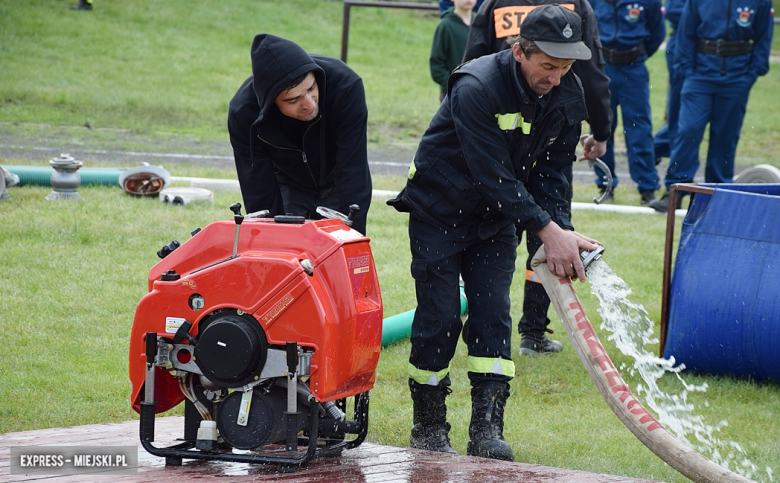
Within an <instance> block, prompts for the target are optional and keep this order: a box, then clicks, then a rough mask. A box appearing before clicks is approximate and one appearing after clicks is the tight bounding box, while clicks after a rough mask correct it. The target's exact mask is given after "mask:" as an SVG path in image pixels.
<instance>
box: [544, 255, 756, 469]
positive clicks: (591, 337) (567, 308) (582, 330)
mask: <svg viewBox="0 0 780 483" xmlns="http://www.w3.org/2000/svg"><path fill="white" fill-rule="evenodd" d="M603 251H604V250H603V248H600V249H598V250H593V251H592V252H587V251H585V252H582V253H581V255H580V256H581V258H582V260H583V264H584V265H585V267H586V268H587V266H588V265H590V264H591V263H592V262H593V261H595V260H598V259H599V258H601V254H602V253H603ZM531 268H532V269H533V271H534V272H535V273H536V276H537V277H538V278H539V281H541V282H542V285H543V286H544V288H545V290H546V291H547V294H548V295H549V296H550V300H552V303H553V306H554V307H555V311H556V312H557V313H558V317H560V319H561V322H562V323H563V327H564V328H565V329H566V334H567V335H568V336H569V340H571V344H572V346H574V350H575V351H576V352H577V356H578V357H579V358H580V361H581V362H582V364H583V365H584V366H585V369H587V371H588V374H589V375H590V378H591V379H592V380H593V382H594V383H595V384H596V387H597V388H598V390H599V392H600V393H601V396H602V397H603V398H604V400H605V401H606V402H607V404H608V405H609V407H610V408H611V409H612V411H613V412H614V413H615V415H616V416H617V417H618V419H620V421H621V422H622V423H623V424H624V425H625V426H626V427H627V428H628V429H629V431H631V432H632V433H634V436H636V437H637V438H638V439H639V440H640V441H641V442H642V444H644V445H645V446H647V447H648V448H649V449H650V451H652V452H653V453H655V455H656V456H658V457H659V458H661V459H662V460H663V461H664V462H665V463H666V464H668V465H669V466H671V467H672V468H674V469H675V470H677V471H679V472H680V473H681V474H683V475H684V476H686V477H687V478H690V479H691V480H692V481H694V482H696V483H705V482H706V483H747V482H750V481H752V480H749V479H747V478H745V477H743V476H740V475H738V474H736V473H733V472H731V471H729V470H727V469H725V468H723V467H722V466H720V465H717V464H715V463H713V462H712V461H710V460H709V459H707V458H705V457H704V456H702V455H701V454H700V453H698V452H697V451H695V450H693V449H692V448H690V447H689V446H687V445H686V444H684V443H683V442H681V441H680V440H679V439H677V438H676V437H674V435H672V433H670V432H669V431H668V430H667V429H666V428H664V427H663V426H662V425H661V423H659V422H658V421H657V420H656V419H655V417H653V416H652V415H651V414H650V412H648V411H647V409H645V407H644V406H643V405H642V403H641V402H639V400H638V399H637V398H636V397H635V396H634V395H633V394H632V393H631V390H630V389H629V388H628V385H627V384H626V383H625V381H623V378H622V377H621V376H620V374H619V373H618V371H617V369H616V368H615V366H614V364H612V361H611V360H610V358H609V355H607V351H606V350H605V349H604V346H603V345H601V342H599V339H598V337H597V336H596V332H595V331H594V330H593V326H592V325H591V323H590V321H589V320H588V317H587V316H586V315H585V310H584V309H583V308H582V304H581V303H580V300H579V298H578V297H577V293H576V292H575V291H574V286H573V285H572V283H571V280H569V279H568V278H565V277H563V278H560V277H558V276H557V275H554V274H553V273H552V272H550V270H549V269H548V268H547V257H546V256H545V254H544V246H542V247H540V248H539V250H538V251H537V252H536V255H534V258H533V259H532V261H531Z"/></svg>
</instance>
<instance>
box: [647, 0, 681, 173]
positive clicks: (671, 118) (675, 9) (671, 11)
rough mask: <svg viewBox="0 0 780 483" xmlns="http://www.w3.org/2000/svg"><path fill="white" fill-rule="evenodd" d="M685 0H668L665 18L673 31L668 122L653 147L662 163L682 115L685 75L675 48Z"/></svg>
mask: <svg viewBox="0 0 780 483" xmlns="http://www.w3.org/2000/svg"><path fill="white" fill-rule="evenodd" d="M683 5H685V0H666V4H665V5H664V18H665V19H666V21H667V22H669V27H670V28H671V31H670V32H669V37H668V38H667V39H666V69H667V70H668V71H669V92H668V93H667V95H666V124H664V125H663V127H662V128H661V129H659V130H658V132H657V133H655V137H654V138H653V149H654V150H655V164H656V165H658V164H660V163H661V158H668V157H669V155H670V154H671V153H672V141H673V140H674V136H675V135H676V134H677V118H678V117H679V115H680V91H681V90H682V83H683V76H682V75H678V72H677V69H675V68H674V49H675V48H676V47H677V35H676V34H677V25H679V23H680V15H682V10H683Z"/></svg>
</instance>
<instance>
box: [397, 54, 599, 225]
mask: <svg viewBox="0 0 780 483" xmlns="http://www.w3.org/2000/svg"><path fill="white" fill-rule="evenodd" d="M538 55H540V54H538ZM523 85H525V80H524V79H522V74H521V73H520V72H519V64H518V63H517V62H516V61H515V59H514V57H513V55H512V51H511V50H505V51H503V52H500V53H498V54H494V55H489V56H484V57H480V58H479V59H476V60H474V61H472V62H469V63H467V64H465V65H463V66H462V67H460V68H459V69H457V70H456V71H455V72H453V74H452V75H451V76H450V80H449V85H448V97H447V98H446V99H445V100H444V102H443V103H442V105H441V106H440V108H439V111H438V112H437V113H436V115H435V116H434V118H433V120H432V121H431V124H430V126H429V127H428V129H427V131H426V132H425V134H424V135H423V138H422V140H421V142H420V146H419V148H418V150H417V153H416V155H415V158H414V161H413V163H412V166H411V168H410V173H409V180H407V184H406V187H405V188H404V190H403V191H402V192H401V194H400V195H399V198H398V199H397V200H391V201H390V202H389V204H391V205H393V206H395V207H396V209H398V210H399V211H413V212H415V213H416V214H417V215H418V216H420V217H422V218H423V219H425V220H426V221H428V222H429V223H432V224H435V225H437V226H441V227H444V228H445V229H447V230H453V233H458V232H459V231H460V232H463V233H465V232H467V231H468V230H470V229H472V228H474V226H476V227H477V228H478V230H479V236H480V237H481V238H482V239H485V238H487V237H489V236H491V235H493V234H495V233H497V232H498V231H499V230H500V229H501V228H503V227H504V226H506V225H507V224H510V223H515V224H517V225H521V226H523V228H524V229H527V230H529V231H530V232H532V233H536V232H538V231H539V230H540V229H542V228H543V227H544V226H546V225H547V224H548V223H549V222H550V221H551V220H552V221H555V222H556V223H558V224H559V225H560V226H561V227H563V228H568V229H573V227H572V225H571V221H570V209H569V205H568V203H567V195H566V192H567V190H568V189H569V184H568V182H567V180H566V177H565V176H564V170H565V169H566V168H567V167H570V166H571V164H572V163H573V162H574V160H575V159H576V158H575V154H574V153H575V147H576V145H577V142H578V139H579V134H580V130H581V121H582V120H584V119H585V118H586V117H587V110H586V108H585V100H584V96H583V92H582V85H581V84H580V81H579V79H578V78H577V76H576V75H574V74H573V73H571V72H569V73H567V74H566V75H564V76H563V77H562V78H561V82H560V85H559V86H557V87H554V88H553V89H552V91H551V92H550V93H549V94H547V96H545V98H547V99H546V100H545V102H546V103H539V102H538V100H537V99H533V98H532V97H531V96H534V97H535V96H536V94H534V93H533V92H531V91H530V90H528V91H527V90H526V89H527V88H526V89H524V88H523Z"/></svg>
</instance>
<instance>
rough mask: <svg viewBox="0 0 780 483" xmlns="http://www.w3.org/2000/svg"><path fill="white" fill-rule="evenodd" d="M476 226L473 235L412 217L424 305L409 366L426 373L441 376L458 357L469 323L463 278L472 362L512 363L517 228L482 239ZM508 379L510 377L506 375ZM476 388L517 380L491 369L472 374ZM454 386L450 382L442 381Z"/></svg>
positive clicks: (414, 257)
mask: <svg viewBox="0 0 780 483" xmlns="http://www.w3.org/2000/svg"><path fill="white" fill-rule="evenodd" d="M478 232H479V230H478V226H477V225H476V224H475V225H473V226H472V228H471V230H469V232H468V234H466V235H462V234H455V233H454V232H453V230H447V229H445V228H442V227H439V226H434V225H432V224H430V223H428V222H427V221H425V220H423V219H421V218H420V217H419V216H418V215H416V214H414V213H412V214H411V215H410V219H409V240H410V243H411V251H412V277H413V278H414V280H415V288H416V291H417V301H418V306H417V310H416V311H415V314H414V320H413V322H412V334H411V342H412V352H411V355H410V357H409V362H410V363H411V365H412V366H414V367H415V368H417V369H419V370H422V371H430V372H434V373H435V372H439V371H442V370H444V369H447V368H448V367H449V363H450V360H451V359H452V358H453V356H454V355H455V348H456V346H457V344H458V339H459V337H460V333H461V330H462V328H463V323H462V321H461V319H460V309H461V305H460V303H461V302H460V290H459V276H462V277H463V282H464V290H465V294H466V298H467V300H468V314H469V315H468V317H469V330H468V331H467V335H466V344H467V346H468V353H469V359H471V360H480V361H485V360H488V359H503V360H508V361H511V360H512V350H511V349H512V347H511V339H512V319H511V316H510V314H509V309H510V301H509V288H510V286H511V284H512V276H513V274H514V270H515V259H516V249H517V236H516V235H515V226H514V225H513V224H511V223H509V224H507V225H505V226H504V227H503V228H501V229H500V230H499V231H498V233H496V234H495V235H492V236H489V237H487V238H485V239H482V238H480V236H479V234H478ZM504 374H506V373H504ZM469 378H470V379H471V383H472V384H476V383H478V382H480V381H481V380H484V379H493V380H501V381H509V380H511V379H512V377H510V376H508V375H502V374H500V371H492V372H491V371H489V370H487V369H485V370H484V371H483V370H480V371H479V372H473V371H471V370H470V371H469ZM439 380H440V381H445V384H447V383H448V382H449V378H446V379H445V378H444V377H440V378H439Z"/></svg>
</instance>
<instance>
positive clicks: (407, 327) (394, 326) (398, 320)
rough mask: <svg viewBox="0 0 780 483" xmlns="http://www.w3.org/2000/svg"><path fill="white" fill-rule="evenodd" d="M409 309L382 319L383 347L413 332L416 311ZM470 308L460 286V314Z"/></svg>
mask: <svg viewBox="0 0 780 483" xmlns="http://www.w3.org/2000/svg"><path fill="white" fill-rule="evenodd" d="M415 310H416V309H412V310H408V311H406V312H403V313H401V314H398V315H393V316H392V317H388V318H386V319H384V320H383V321H382V347H387V346H390V345H393V344H395V343H397V342H401V341H402V340H406V339H408V338H409V336H410V335H411V334H412V320H413V319H414V311H415ZM466 310H468V301H467V300H466V294H465V292H464V291H463V287H461V288H460V315H463V314H465V313H466Z"/></svg>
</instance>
